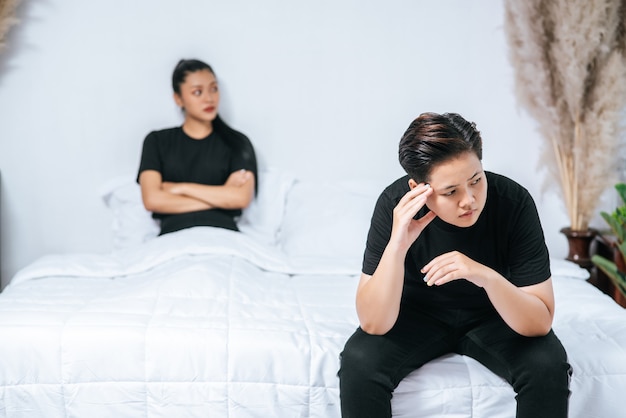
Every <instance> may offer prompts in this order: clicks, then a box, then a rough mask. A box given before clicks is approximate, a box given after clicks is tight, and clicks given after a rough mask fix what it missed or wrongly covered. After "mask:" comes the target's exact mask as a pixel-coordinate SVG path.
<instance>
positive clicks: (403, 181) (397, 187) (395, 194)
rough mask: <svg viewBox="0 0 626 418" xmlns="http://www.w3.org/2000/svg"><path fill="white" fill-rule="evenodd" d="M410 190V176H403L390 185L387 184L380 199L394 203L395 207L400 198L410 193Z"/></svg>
mask: <svg viewBox="0 0 626 418" xmlns="http://www.w3.org/2000/svg"><path fill="white" fill-rule="evenodd" d="M409 190H410V187H409V176H408V175H406V176H403V177H400V178H399V179H397V180H395V181H394V182H393V183H391V184H390V185H389V186H387V187H386V188H385V189H384V190H383V191H382V193H381V195H380V198H379V200H381V199H382V200H386V201H389V202H390V203H392V204H393V206H394V207H395V206H396V205H397V204H398V202H399V201H400V199H402V197H403V196H404V195H405V194H407V193H408V191H409Z"/></svg>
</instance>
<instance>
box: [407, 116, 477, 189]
mask: <svg viewBox="0 0 626 418" xmlns="http://www.w3.org/2000/svg"><path fill="white" fill-rule="evenodd" d="M467 152H473V153H474V154H476V156H477V157H478V159H479V160H482V158H483V150H482V139H481V137H480V132H479V131H478V130H477V129H476V124H474V122H468V121H467V120H465V119H464V118H463V117H462V116H461V115H459V114H457V113H444V114H442V115H440V114H438V113H422V114H421V115H419V116H418V117H417V119H415V120H414V121H413V122H411V125H409V128H408V129H407V130H406V132H405V133H404V135H403V136H402V139H400V147H399V151H398V157H399V160H400V165H401V166H402V168H404V171H406V173H407V174H408V175H409V176H410V177H411V178H412V179H413V180H415V181H416V182H417V183H422V182H428V181H429V180H430V173H431V172H432V170H433V168H434V167H435V166H436V165H438V164H440V163H443V162H446V161H449V160H451V159H454V158H456V157H458V156H460V155H462V154H464V153H467Z"/></svg>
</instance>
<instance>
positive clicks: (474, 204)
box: [426, 152, 487, 227]
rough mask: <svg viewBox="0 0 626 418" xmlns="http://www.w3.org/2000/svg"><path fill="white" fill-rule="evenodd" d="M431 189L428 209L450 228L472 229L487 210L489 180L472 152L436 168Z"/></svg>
mask: <svg viewBox="0 0 626 418" xmlns="http://www.w3.org/2000/svg"><path fill="white" fill-rule="evenodd" d="M430 186H431V187H432V189H433V193H432V194H431V195H430V196H429V197H428V199H427V200H426V205H427V206H428V208H429V209H430V210H431V211H433V212H434V213H435V214H436V215H437V216H438V217H439V218H441V219H442V220H443V221H445V222H447V223H449V224H452V225H455V226H459V227H468V226H472V225H474V224H475V223H476V221H477V220H478V217H479V216H480V214H481V213H482V211H483V209H484V208H485V202H486V201H487V178H486V177H485V172H484V171H483V166H482V163H481V162H480V160H479V159H478V157H477V156H476V154H474V153H473V152H468V153H465V154H462V155H460V156H459V157H457V158H455V159H453V160H450V161H446V162H444V163H441V164H439V165H437V166H435V168H434V169H433V170H432V172H431V174H430Z"/></svg>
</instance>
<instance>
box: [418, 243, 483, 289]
mask: <svg viewBox="0 0 626 418" xmlns="http://www.w3.org/2000/svg"><path fill="white" fill-rule="evenodd" d="M490 270H491V269H489V267H487V266H484V265H482V264H480V263H477V262H476V261H474V260H472V259H471V258H469V257H467V256H466V255H465V254H463V253H460V252H458V251H451V252H449V253H445V254H442V255H440V256H438V257H435V258H433V259H432V260H431V261H430V262H429V263H428V264H426V265H425V266H424V268H422V273H424V274H425V276H424V282H426V284H427V285H428V286H433V285H435V286H441V285H442V284H445V283H449V282H451V281H453V280H459V279H464V280H467V281H469V282H472V283H474V284H475V285H476V286H478V287H484V285H485V283H484V280H485V278H486V277H488V276H489V274H488V273H489V271H490Z"/></svg>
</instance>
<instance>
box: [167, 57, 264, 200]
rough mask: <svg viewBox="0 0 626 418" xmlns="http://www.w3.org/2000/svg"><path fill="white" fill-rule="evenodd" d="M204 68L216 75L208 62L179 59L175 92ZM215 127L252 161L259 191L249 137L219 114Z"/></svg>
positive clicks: (235, 149)
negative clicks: (191, 75) (190, 76)
mask: <svg viewBox="0 0 626 418" xmlns="http://www.w3.org/2000/svg"><path fill="white" fill-rule="evenodd" d="M204 70H206V71H209V72H210V73H211V74H213V75H214V76H215V71H213V68H211V66H210V65H209V64H207V63H206V62H203V61H200V60H197V59H181V60H180V61H178V64H176V67H175V68H174V73H173V74H172V88H173V89H174V93H176V94H180V86H181V85H182V84H183V83H184V82H185V80H186V79H187V75H189V74H190V73H195V72H196V71H204ZM213 129H214V130H215V132H217V133H219V134H220V136H221V137H222V138H224V141H226V143H227V144H228V145H229V146H230V147H231V149H232V150H233V152H234V153H235V154H239V155H242V156H243V158H244V159H245V160H247V161H248V162H249V163H250V165H251V167H253V168H252V172H253V173H254V177H255V187H256V191H258V189H259V178H258V174H257V162H256V156H255V154H254V148H253V147H252V144H251V143H250V140H249V139H248V137H246V136H245V135H244V134H242V133H241V132H239V131H236V130H234V129H233V128H231V127H230V126H228V124H226V122H224V121H223V120H222V118H221V117H220V115H219V114H218V115H217V116H216V117H215V119H214V120H213Z"/></svg>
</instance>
